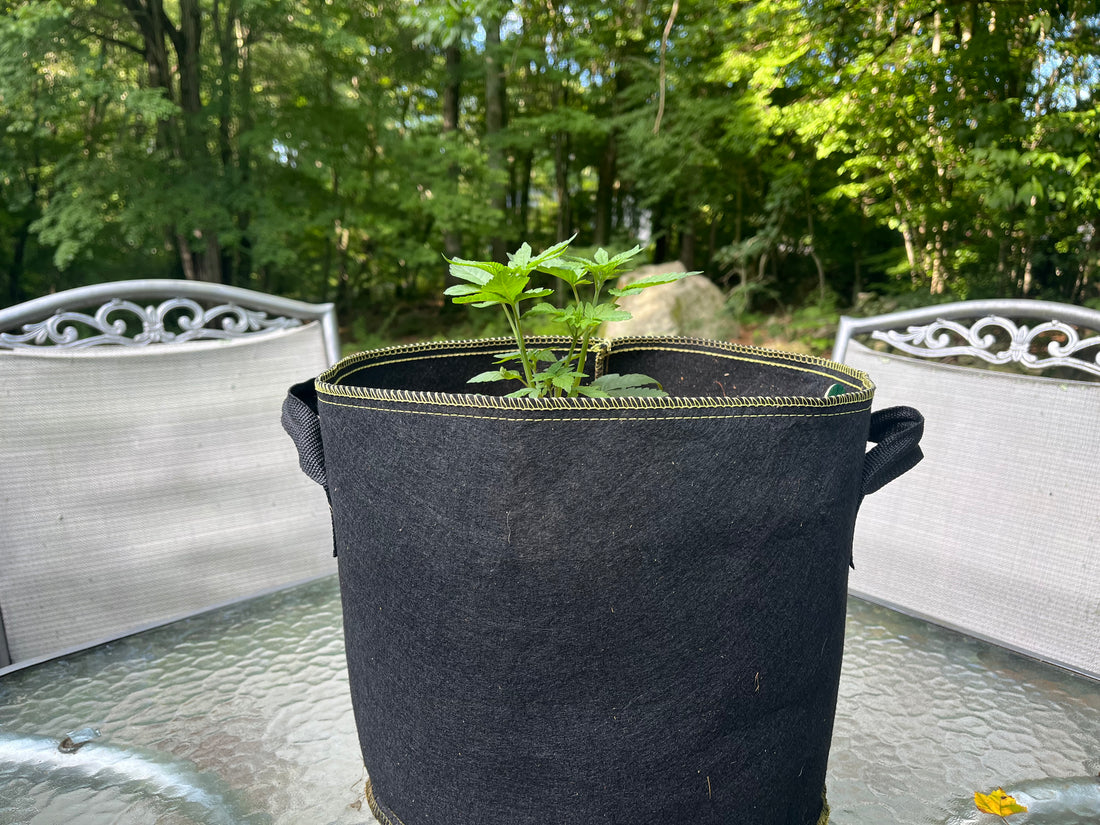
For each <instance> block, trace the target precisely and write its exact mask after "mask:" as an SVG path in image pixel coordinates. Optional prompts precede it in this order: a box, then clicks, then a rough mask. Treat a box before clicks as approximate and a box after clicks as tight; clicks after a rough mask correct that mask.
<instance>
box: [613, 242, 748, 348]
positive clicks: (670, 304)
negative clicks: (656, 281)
mask: <svg viewBox="0 0 1100 825" xmlns="http://www.w3.org/2000/svg"><path fill="white" fill-rule="evenodd" d="M684 269H685V267H684V265H683V264H682V263H680V262H679V261H672V262H670V263H667V264H653V265H650V266H642V267H639V268H638V269H636V270H634V271H633V272H628V273H627V274H626V275H623V276H622V278H620V280H619V286H620V287H621V286H623V285H625V284H628V283H631V282H633V281H636V280H638V279H640V278H644V277H646V276H647V275H656V274H663V273H665V272H683V271H684ZM619 304H620V305H621V306H622V308H623V309H625V310H626V311H627V312H629V313H631V315H633V316H634V317H632V318H631V319H630V320H629V321H616V322H614V323H610V324H605V325H604V330H603V332H604V334H605V335H607V336H609V337H616V338H618V337H624V336H628V335H676V336H687V337H694V338H714V339H726V338H730V337H732V336H733V335H736V333H737V325H736V322H735V321H734V320H733V318H732V317H731V316H730V315H729V313H727V312H726V296H725V295H724V294H723V293H722V290H721V289H719V288H718V287H717V286H716V285H715V284H714V283H713V282H712V281H710V280H708V279H707V278H704V277H703V276H702V275H688V276H687V277H686V278H684V279H682V280H680V281H676V282H674V283H671V284H662V285H661V286H655V287H650V288H649V289H646V290H643V291H642V292H639V293H637V294H635V295H626V296H623V297H622V298H620V299H619Z"/></svg>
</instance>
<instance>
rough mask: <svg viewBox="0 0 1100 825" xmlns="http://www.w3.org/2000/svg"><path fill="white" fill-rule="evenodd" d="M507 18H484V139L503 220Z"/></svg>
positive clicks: (498, 239) (498, 241)
mask: <svg viewBox="0 0 1100 825" xmlns="http://www.w3.org/2000/svg"><path fill="white" fill-rule="evenodd" d="M503 22H504V19H503V17H502V15H500V14H499V13H496V12H494V13H493V14H492V15H491V16H487V17H486V18H485V143H486V145H487V146H488V150H489V164H488V165H489V178H490V185H491V186H492V187H493V191H494V192H495V193H496V194H494V195H493V199H492V205H493V209H494V210H495V211H496V213H497V215H499V216H500V220H501V222H502V223H503V221H504V217H505V214H506V211H507V183H506V180H505V176H504V147H503V146H502V145H501V137H502V135H501V133H502V132H503V131H504V69H503V67H502V66H501V62H500V27H501V25H502V24H503ZM492 249H493V253H492V254H493V260H495V261H500V262H501V263H503V262H504V261H506V260H507V254H508V251H507V249H506V246H505V242H504V237H503V235H502V234H501V233H500V232H499V231H498V232H497V233H495V234H494V237H493V238H492Z"/></svg>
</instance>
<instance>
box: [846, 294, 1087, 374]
mask: <svg viewBox="0 0 1100 825" xmlns="http://www.w3.org/2000/svg"><path fill="white" fill-rule="evenodd" d="M960 318H977V319H979V320H977V321H975V322H974V323H972V324H971V325H970V326H969V327H966V326H964V325H962V324H959V323H957V319H960ZM1013 318H1026V319H1029V320H1039V321H1043V323H1041V324H1038V325H1036V326H1034V327H1030V328H1029V327H1027V326H1022V325H1017V324H1016V323H1015V322H1014V321H1012V320H1010V319H1013ZM1071 325H1073V326H1071ZM1074 326H1076V327H1082V328H1086V329H1092V330H1100V311H1098V310H1095V309H1088V308H1087V307H1079V306H1073V305H1071V304H1060V303H1056V302H1053V301H1035V300H1028V299H1017V298H998V299H989V300H983V301H957V302H954V303H949V304H938V305H937V304H933V305H932V306H927V307H921V308H919V309H910V310H904V311H901V312H891V313H887V314H885V315H874V316H870V317H866V318H852V317H850V316H847V315H842V316H841V317H840V324H839V326H838V328H837V335H836V341H835V344H834V347H833V355H832V357H833V360H834V361H843V360H844V356H845V355H846V354H847V352H848V343H849V342H850V341H851V340H852V339H853V338H854V337H855V336H857V335H862V334H867V333H870V334H871V337H872V338H875V339H877V340H880V341H884V342H886V343H888V344H889V345H890V346H891V347H892V348H894V349H897V350H899V351H901V352H904V353H905V354H907V355H914V356H917V357H921V358H946V357H951V356H958V355H968V356H973V357H977V358H981V359H983V360H985V361H988V362H989V363H991V364H1006V363H1009V362H1015V363H1018V364H1022V365H1023V366H1024V367H1026V368H1028V369H1032V370H1043V369H1047V368H1050V367H1070V368H1073V369H1077V370H1082V371H1084V372H1086V373H1091V374H1093V375H1096V376H1100V350H1098V352H1097V354H1096V357H1095V358H1094V359H1092V360H1087V359H1084V358H1080V357H1075V356H1076V353H1080V352H1082V351H1084V350H1087V349H1090V348H1092V347H1097V348H1100V335H1097V336H1091V337H1087V338H1082V337H1081V336H1080V334H1079V333H1078V331H1077V330H1076V329H1074ZM902 327H906V328H907V332H898V331H897V330H898V329H899V328H902ZM995 329H999V330H1000V331H1001V332H1003V333H1007V334H1008V336H1009V338H1010V344H1009V346H1008V347H1007V348H1006V349H1002V350H999V351H998V350H995V349H994V347H995V345H996V337H995V336H994V335H993V334H992V331H993V330H995ZM1044 336H1052V339H1051V340H1050V342H1049V343H1048V344H1047V346H1046V349H1047V352H1048V353H1049V357H1044V358H1039V357H1038V356H1036V355H1035V354H1034V353H1033V352H1032V349H1033V348H1034V346H1035V345H1037V344H1041V343H1042V341H1041V340H1040V339H1042V338H1043V337H1044ZM1061 339H1064V340H1061ZM960 342H961V343H960Z"/></svg>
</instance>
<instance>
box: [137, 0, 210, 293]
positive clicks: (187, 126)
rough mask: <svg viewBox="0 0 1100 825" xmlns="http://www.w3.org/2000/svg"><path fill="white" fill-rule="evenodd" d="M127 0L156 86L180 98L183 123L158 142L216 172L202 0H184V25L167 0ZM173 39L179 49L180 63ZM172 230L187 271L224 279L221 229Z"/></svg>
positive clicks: (173, 123)
mask: <svg viewBox="0 0 1100 825" xmlns="http://www.w3.org/2000/svg"><path fill="white" fill-rule="evenodd" d="M122 4H123V6H125V8H126V10H127V11H129V12H130V16H131V18H132V19H133V21H134V24H135V25H136V26H137V29H138V31H139V32H140V33H141V36H142V40H143V42H144V46H145V65H146V67H147V70H148V72H149V84H150V86H153V87H155V88H159V89H162V90H163V91H164V94H165V97H167V99H168V100H171V101H174V102H176V103H178V104H179V107H180V110H181V112H182V117H181V118H180V120H182V123H181V122H180V120H175V119H172V120H166V121H163V122H162V123H161V124H160V126H159V128H158V132H157V143H158V146H159V147H160V148H161V149H163V150H165V151H168V152H170V153H171V154H172V155H173V156H174V157H175V158H177V159H178V160H180V161H181V162H182V163H184V164H185V165H186V166H187V168H188V169H190V170H191V171H192V173H193V174H195V175H197V176H200V177H201V176H204V175H209V174H211V173H212V171H213V170H212V169H211V168H210V167H211V163H210V160H211V159H210V157H209V155H208V154H207V150H206V136H205V134H204V129H203V125H202V122H201V114H202V96H201V77H202V64H201V60H200V47H201V45H202V15H201V12H200V8H199V2H198V0H180V2H179V10H180V24H179V26H178V27H177V26H176V25H175V24H173V23H172V21H171V19H169V17H168V14H167V12H166V11H165V9H164V0H122ZM169 43H171V45H172V51H173V52H174V54H175V64H174V66H173V63H172V61H171V59H170V56H169V47H168V44H169ZM177 86H178V88H177ZM169 234H170V235H171V236H173V237H174V238H175V239H176V243H177V246H178V251H179V255H180V264H181V266H182V268H183V272H184V275H185V277H187V278H193V279H195V280H202V281H215V282H220V281H221V280H222V261H221V245H220V244H219V243H218V239H217V234H216V233H215V232H213V231H211V230H209V229H208V228H206V227H199V226H186V227H184V226H176V227H170V228H169ZM192 238H197V239H199V240H200V241H202V243H203V249H202V250H201V251H200V252H195V251H194V250H192V249H191V247H190V240H191V239H192Z"/></svg>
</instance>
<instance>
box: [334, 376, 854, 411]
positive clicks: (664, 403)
mask: <svg viewBox="0 0 1100 825" xmlns="http://www.w3.org/2000/svg"><path fill="white" fill-rule="evenodd" d="M827 377H832V376H827ZM317 390H318V393H323V394H324V395H327V396H331V397H334V398H347V399H353V400H357V401H377V402H384V403H391V404H426V405H432V406H439V407H460V408H473V409H494V410H507V411H517V412H532V413H537V412H553V411H571V412H584V411H587V410H591V411H597V410H599V411H614V410H696V409H729V408H735V407H738V408H744V407H777V408H786V407H806V408H809V409H823V408H831V407H842V406H851V405H859V404H864V403H866V402H868V401H870V400H871V399H872V398H873V396H874V386H873V385H871V386H870V387H867V388H865V389H862V390H860V391H859V392H855V393H845V394H844V395H834V396H831V397H829V398H815V397H811V396H743V397H742V396H734V397H732V398H730V397H725V396H686V397H675V398H672V397H670V398H638V397H633V396H631V397H625V398H540V399H538V400H532V399H528V398H501V397H497V396H489V395H474V394H472V393H429V392H413V391H410V390H390V389H376V388H373V387H347V386H343V385H340V384H322V383H321V382H320V381H318V383H317ZM320 400H322V401H325V399H323V398H322V399H320ZM325 403H335V402H331V401H325ZM345 406H362V405H350V404H349V405H345Z"/></svg>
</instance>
